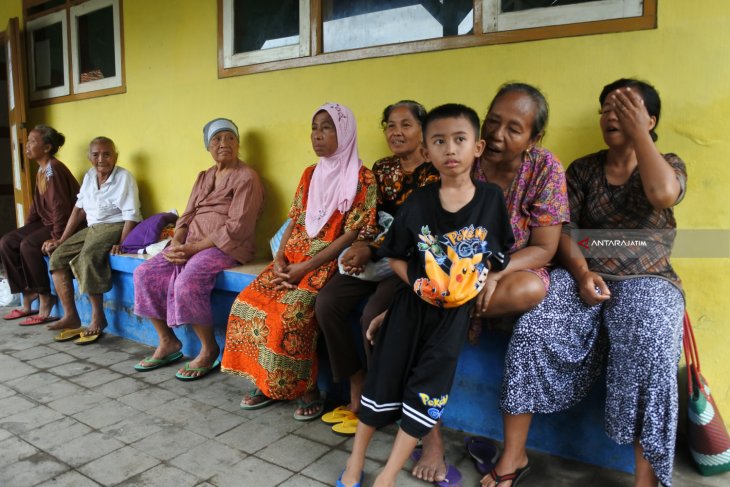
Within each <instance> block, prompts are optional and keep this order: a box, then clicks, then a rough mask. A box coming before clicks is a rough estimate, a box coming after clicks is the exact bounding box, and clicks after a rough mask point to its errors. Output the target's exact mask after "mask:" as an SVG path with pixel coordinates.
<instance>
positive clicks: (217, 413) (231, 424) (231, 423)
mask: <svg viewBox="0 0 730 487" xmlns="http://www.w3.org/2000/svg"><path fill="white" fill-rule="evenodd" d="M243 421H244V420H243V419H242V418H241V417H240V416H237V415H235V414H231V413H229V412H227V411H223V410H222V409H218V408H212V409H209V410H208V411H205V412H203V413H202V414H201V415H200V416H199V417H198V418H197V420H196V421H194V422H189V423H188V424H186V425H185V428H187V429H189V430H190V431H194V432H195V433H198V434H199V435H203V436H205V437H207V438H213V437H215V436H218V435H220V434H221V433H225V432H226V431H230V430H232V429H233V428H235V427H236V426H238V425H240V424H241V423H243Z"/></svg>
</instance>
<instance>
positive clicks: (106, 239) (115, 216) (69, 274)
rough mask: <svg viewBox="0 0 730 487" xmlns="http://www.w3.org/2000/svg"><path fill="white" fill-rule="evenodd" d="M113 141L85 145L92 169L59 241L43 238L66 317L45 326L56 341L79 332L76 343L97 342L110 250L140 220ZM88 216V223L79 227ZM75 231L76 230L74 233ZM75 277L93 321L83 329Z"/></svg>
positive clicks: (136, 201)
mask: <svg viewBox="0 0 730 487" xmlns="http://www.w3.org/2000/svg"><path fill="white" fill-rule="evenodd" d="M118 155H119V154H118V153H117V149H116V146H115V145H114V142H113V141H112V140H111V139H109V138H108V137H96V138H95V139H94V140H92V141H91V142H90V143H89V161H90V162H91V165H92V168H91V169H89V170H88V171H87V173H86V174H85V175H84V181H83V183H82V184H81V190H80V191H79V196H78V199H77V200H76V206H75V207H74V209H73V211H72V212H71V216H70V218H69V219H68V223H67V224H66V229H65V230H64V232H63V235H61V237H60V238H58V239H54V238H52V239H50V240H47V241H46V242H45V243H44V244H43V250H44V251H45V252H46V253H48V254H49V255H50V256H51V260H50V264H49V267H50V270H51V276H52V277H53V285H54V286H55V287H56V292H57V293H58V297H59V298H60V299H61V305H63V311H64V316H63V318H61V320H60V321H59V322H58V323H54V324H53V325H48V326H47V328H48V329H49V330H62V331H61V333H59V334H58V335H56V337H55V339H56V340H57V341H65V340H70V339H73V338H76V337H77V336H79V335H81V337H80V338H79V339H77V340H76V341H75V342H74V343H76V344H78V345H84V344H87V343H92V342H94V341H96V340H97V339H98V338H99V336H100V335H101V332H102V330H103V329H104V328H105V327H106V324H107V323H106V317H105V316H104V307H103V300H102V297H103V296H102V295H103V294H104V293H105V292H107V291H109V290H110V289H111V288H112V273H111V268H110V267H109V253H110V252H118V248H119V247H118V246H119V244H120V243H121V242H122V241H123V240H124V238H125V237H126V236H127V234H128V233H129V232H130V231H131V230H132V229H133V228H134V226H135V225H136V224H137V222H139V221H140V220H141V219H142V214H141V212H140V205H139V195H138V193H137V182H136V181H135V180H134V177H133V176H132V174H131V173H129V171H127V170H126V169H123V168H121V167H118V166H117V165H116V164H117V157H118ZM84 220H86V224H87V225H88V226H87V227H86V228H84V229H82V230H78V228H79V226H80V225H81V223H82V222H83V221H84ZM77 230H78V231H77ZM74 276H75V277H76V279H77V280H78V283H79V292H80V293H85V294H88V295H89V301H91V323H89V326H88V328H82V327H81V318H79V314H78V311H77V310H76V303H75V301H74V288H73V278H74Z"/></svg>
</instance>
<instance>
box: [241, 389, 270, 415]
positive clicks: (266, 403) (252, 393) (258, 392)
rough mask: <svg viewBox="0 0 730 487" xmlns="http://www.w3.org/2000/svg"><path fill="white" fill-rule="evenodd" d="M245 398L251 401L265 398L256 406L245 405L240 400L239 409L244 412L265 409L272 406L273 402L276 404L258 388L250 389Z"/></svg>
mask: <svg viewBox="0 0 730 487" xmlns="http://www.w3.org/2000/svg"><path fill="white" fill-rule="evenodd" d="M246 396H247V397H249V398H251V399H253V398H254V397H265V398H266V399H264V400H263V401H261V402H257V403H256V404H246V403H245V402H243V400H241V404H240V406H241V409H243V410H244V411H253V410H254V409H261V408H265V407H266V406H271V405H272V404H274V402H276V399H271V398H270V397H268V396H266V395H265V394H264V393H263V392H261V389H259V388H256V389H251V390H250V391H248V392H247V393H246ZM244 399H245V397H244Z"/></svg>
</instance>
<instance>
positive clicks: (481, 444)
mask: <svg viewBox="0 0 730 487" xmlns="http://www.w3.org/2000/svg"><path fill="white" fill-rule="evenodd" d="M464 446H465V447H466V451H467V453H469V456H470V457H471V458H472V459H473V460H474V466H475V467H476V469H477V472H479V473H480V474H482V475H487V474H488V473H489V472H491V471H492V469H493V468H494V466H495V465H496V464H497V460H498V459H499V449H498V448H497V445H496V444H495V443H494V442H493V441H492V440H490V439H488V438H484V437H483V436H467V437H466V438H464Z"/></svg>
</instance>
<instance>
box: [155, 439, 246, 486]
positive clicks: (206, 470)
mask: <svg viewBox="0 0 730 487" xmlns="http://www.w3.org/2000/svg"><path fill="white" fill-rule="evenodd" d="M245 457H246V454H245V453H242V452H241V451H239V450H237V449H235V448H231V447H229V446H227V445H224V444H222V443H219V442H217V441H215V440H208V441H206V442H205V443H201V444H200V445H197V446H194V447H191V448H190V449H189V450H188V451H186V452H185V453H183V454H181V455H178V456H176V457H175V458H173V459H171V460H170V461H169V462H168V463H170V464H171V465H175V466H176V467H179V468H181V469H183V470H185V471H187V472H190V473H192V474H194V475H196V476H198V477H200V478H203V479H206V478H209V477H212V476H213V475H215V474H217V473H219V472H225V471H228V470H230V469H231V468H232V467H233V466H234V465H236V464H237V463H239V462H240V461H241V460H243V459H244V458H245Z"/></svg>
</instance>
